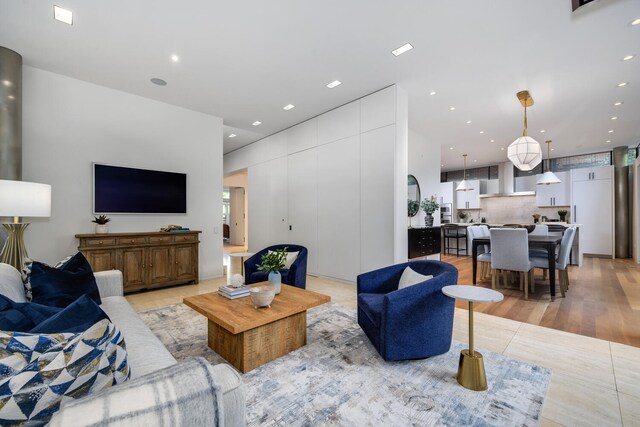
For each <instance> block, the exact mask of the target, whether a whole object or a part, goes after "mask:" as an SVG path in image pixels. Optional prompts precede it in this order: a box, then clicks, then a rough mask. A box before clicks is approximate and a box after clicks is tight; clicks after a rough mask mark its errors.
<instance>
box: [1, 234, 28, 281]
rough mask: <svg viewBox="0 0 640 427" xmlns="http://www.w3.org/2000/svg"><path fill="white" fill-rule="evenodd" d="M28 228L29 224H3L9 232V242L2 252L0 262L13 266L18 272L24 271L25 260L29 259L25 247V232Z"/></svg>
mask: <svg viewBox="0 0 640 427" xmlns="http://www.w3.org/2000/svg"><path fill="white" fill-rule="evenodd" d="M28 226H29V223H28V222H25V223H20V222H14V223H11V224H2V227H3V228H4V229H5V230H6V231H7V241H6V242H5V244H4V247H3V248H2V251H0V262H3V263H5V264H9V265H12V266H14V267H15V268H16V270H18V271H22V267H23V263H24V259H25V258H28V257H29V256H28V255H27V248H26V247H25V246H24V230H26V228H27V227H28Z"/></svg>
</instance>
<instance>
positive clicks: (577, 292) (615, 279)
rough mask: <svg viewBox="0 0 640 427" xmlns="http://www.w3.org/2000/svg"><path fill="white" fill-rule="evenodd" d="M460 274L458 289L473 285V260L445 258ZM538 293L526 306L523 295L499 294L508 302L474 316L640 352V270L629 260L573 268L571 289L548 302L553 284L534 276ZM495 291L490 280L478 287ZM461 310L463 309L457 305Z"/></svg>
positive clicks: (590, 261)
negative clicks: (487, 317)
mask: <svg viewBox="0 0 640 427" xmlns="http://www.w3.org/2000/svg"><path fill="white" fill-rule="evenodd" d="M442 260H443V261H446V262H449V263H451V264H453V265H455V266H456V267H457V268H458V271H459V273H458V274H459V276H458V283H460V284H471V283H472V265H471V258H470V257H465V256H460V257H456V256H450V255H448V256H443V257H442ZM535 277H536V293H535V294H534V295H532V294H531V293H530V294H529V300H528V301H527V300H525V299H524V296H523V293H522V292H521V291H520V290H517V289H515V288H514V289H513V290H509V289H499V291H500V292H502V293H504V295H505V299H504V300H503V301H502V302H500V303H497V304H477V305H476V310H478V311H480V312H484V313H487V314H493V315H495V316H500V317H505V318H508V319H513V320H517V321H520V322H525V323H530V324H532V325H540V326H546V327H549V328H553V329H558V330H561V331H566V332H573V333H576V334H580V335H586V336H589V337H594V338H601V339H604V340H607V341H614V342H618V343H622V344H629V345H633V346H636V347H640V266H638V264H636V263H634V262H633V261H632V260H630V259H617V260H612V259H604V258H585V259H584V264H583V265H582V266H581V267H575V266H574V267H570V268H569V277H570V283H571V287H570V289H569V292H567V295H566V298H562V297H561V296H560V289H559V285H558V281H557V277H556V300H555V301H554V302H551V300H550V297H549V281H548V279H547V280H546V281H543V280H542V272H541V270H536V274H535ZM478 286H484V287H489V288H490V287H491V278H488V279H485V280H484V281H482V282H480V281H478ZM458 307H465V305H464V303H462V302H459V303H458Z"/></svg>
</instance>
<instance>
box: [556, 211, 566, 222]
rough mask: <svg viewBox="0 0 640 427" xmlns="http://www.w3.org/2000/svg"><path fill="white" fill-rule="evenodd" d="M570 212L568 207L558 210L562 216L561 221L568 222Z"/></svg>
mask: <svg viewBox="0 0 640 427" xmlns="http://www.w3.org/2000/svg"><path fill="white" fill-rule="evenodd" d="M568 213H569V212H568V211H567V210H566V209H560V210H559V211H558V216H559V217H560V221H561V222H567V214H568Z"/></svg>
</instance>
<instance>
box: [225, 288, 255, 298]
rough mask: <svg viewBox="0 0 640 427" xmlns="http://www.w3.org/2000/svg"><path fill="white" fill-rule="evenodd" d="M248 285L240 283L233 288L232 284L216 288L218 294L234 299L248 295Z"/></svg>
mask: <svg viewBox="0 0 640 427" xmlns="http://www.w3.org/2000/svg"><path fill="white" fill-rule="evenodd" d="M249 289H251V287H250V286H247V285H242V286H240V287H239V288H234V287H233V286H229V285H227V286H222V287H220V288H218V294H220V295H222V296H223V297H225V298H229V299H236V298H242V297H246V296H248V295H249Z"/></svg>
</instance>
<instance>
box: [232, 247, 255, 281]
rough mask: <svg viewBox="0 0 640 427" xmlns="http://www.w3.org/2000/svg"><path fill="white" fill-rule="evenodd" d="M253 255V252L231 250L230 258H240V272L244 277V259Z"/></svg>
mask: <svg viewBox="0 0 640 427" xmlns="http://www.w3.org/2000/svg"><path fill="white" fill-rule="evenodd" d="M253 255H255V254H254V253H253V252H231V253H229V257H230V258H240V274H242V276H243V277H244V259H245V258H249V257H251V256H253Z"/></svg>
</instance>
